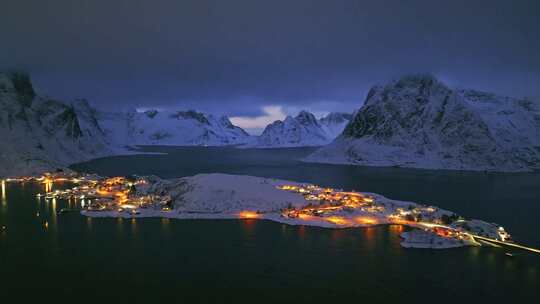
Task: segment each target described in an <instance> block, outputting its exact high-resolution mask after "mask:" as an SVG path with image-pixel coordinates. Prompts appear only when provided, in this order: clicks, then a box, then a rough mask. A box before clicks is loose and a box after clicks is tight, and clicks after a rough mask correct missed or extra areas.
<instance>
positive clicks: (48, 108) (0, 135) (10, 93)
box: [0, 72, 111, 176]
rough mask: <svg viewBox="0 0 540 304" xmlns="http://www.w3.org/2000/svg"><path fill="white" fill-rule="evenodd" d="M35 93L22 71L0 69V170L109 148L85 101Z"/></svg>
mask: <svg viewBox="0 0 540 304" xmlns="http://www.w3.org/2000/svg"><path fill="white" fill-rule="evenodd" d="M81 104H84V102H82V101H76V102H73V103H71V104H68V103H63V102H60V101H56V100H51V99H46V98H42V97H39V96H37V95H36V94H35V92H34V89H33V87H32V83H31V82H30V78H29V77H28V75H26V74H24V73H21V72H15V73H1V74H0V145H1V146H2V149H0V176H6V175H23V174H31V173H39V172H42V171H44V170H54V169H55V168H57V167H59V168H61V167H64V166H66V165H68V164H70V163H73V162H78V161H83V160H87V159H90V158H94V157H99V156H104V155H108V154H110V153H111V152H110V149H109V148H108V145H107V143H106V141H105V138H104V134H103V132H101V130H100V129H99V127H98V125H97V124H96V120H95V116H94V114H93V112H91V111H90V110H89V109H90V108H89V106H88V105H87V104H86V106H81Z"/></svg>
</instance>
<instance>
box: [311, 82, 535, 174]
mask: <svg viewBox="0 0 540 304" xmlns="http://www.w3.org/2000/svg"><path fill="white" fill-rule="evenodd" d="M306 160H307V161H314V162H326V163H344V164H357V165H367V166H402V167H414V168H429V169H454V170H489V171H530V170H534V169H539V168H540V105H539V104H538V103H536V102H533V101H531V100H527V99H515V98H509V97H500V96H496V95H494V94H490V93H484V92H478V91H473V90H455V89H451V88H449V87H447V86H446V85H445V84H443V83H441V82H440V81H439V80H437V79H435V78H434V77H432V76H426V75H416V76H407V77H403V78H401V79H399V80H396V81H393V82H391V83H389V84H387V85H385V86H376V87H373V88H372V89H371V90H370V92H369V93H368V95H367V98H366V101H365V103H364V105H363V106H362V108H361V109H360V110H359V111H358V112H357V113H356V114H355V116H354V118H353V120H352V121H351V122H350V123H349V124H348V125H347V127H346V128H345V130H344V131H343V133H342V135H340V136H339V137H338V138H337V139H336V140H335V141H334V142H332V143H331V144H330V145H328V146H325V147H322V148H321V149H319V150H317V151H316V152H314V153H313V154H312V155H310V156H309V157H308V158H307V159H306Z"/></svg>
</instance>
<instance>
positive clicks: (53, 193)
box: [2, 172, 172, 215]
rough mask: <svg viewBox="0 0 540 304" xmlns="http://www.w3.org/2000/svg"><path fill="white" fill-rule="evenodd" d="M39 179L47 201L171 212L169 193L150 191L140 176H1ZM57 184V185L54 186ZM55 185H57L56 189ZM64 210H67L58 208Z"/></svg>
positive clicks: (86, 207) (87, 207)
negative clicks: (76, 202)
mask: <svg viewBox="0 0 540 304" xmlns="http://www.w3.org/2000/svg"><path fill="white" fill-rule="evenodd" d="M14 182H16V183H30V182H37V183H41V184H43V186H44V189H45V192H44V193H38V194H37V197H38V199H43V200H45V201H51V200H58V199H63V200H68V201H79V202H80V206H81V208H82V209H83V211H116V212H118V213H123V214H130V215H136V214H139V213H140V211H139V210H141V209H152V210H160V211H162V212H168V211H170V210H171V209H172V208H171V199H170V197H169V196H159V195H150V194H147V193H146V191H145V189H146V188H147V187H146V186H147V184H148V182H147V181H146V179H144V178H141V177H132V178H126V177H112V178H104V177H100V176H97V175H79V174H74V173H64V172H56V173H46V174H44V175H42V176H37V177H36V176H28V177H18V178H10V179H5V180H2V185H5V183H14ZM53 185H54V186H53ZM53 188H55V189H53ZM62 211H68V210H59V211H58V212H59V213H61V212H62Z"/></svg>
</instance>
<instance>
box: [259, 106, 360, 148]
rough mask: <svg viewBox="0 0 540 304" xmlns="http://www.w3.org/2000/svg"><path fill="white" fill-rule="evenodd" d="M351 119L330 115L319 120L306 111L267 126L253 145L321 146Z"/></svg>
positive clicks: (337, 133)
mask: <svg viewBox="0 0 540 304" xmlns="http://www.w3.org/2000/svg"><path fill="white" fill-rule="evenodd" d="M350 118H351V115H350V114H345V113H330V114H328V115H327V116H326V117H323V118H321V119H320V120H319V119H317V118H315V116H314V115H313V114H311V113H309V112H307V111H301V112H300V113H299V114H298V115H297V116H296V117H294V118H293V117H291V116H287V117H286V118H285V119H284V120H283V121H281V120H277V121H275V122H273V123H271V124H269V125H268V126H267V127H266V128H265V129H264V131H263V133H262V134H261V135H260V136H259V137H258V138H257V141H256V142H255V143H254V145H255V146H257V147H302V146H322V145H326V144H328V143H329V142H331V141H332V140H333V139H334V138H336V136H337V135H339V134H340V133H341V132H342V131H343V128H345V126H346V125H347V123H348V122H349V120H350Z"/></svg>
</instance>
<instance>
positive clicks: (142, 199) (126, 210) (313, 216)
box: [2, 172, 511, 248]
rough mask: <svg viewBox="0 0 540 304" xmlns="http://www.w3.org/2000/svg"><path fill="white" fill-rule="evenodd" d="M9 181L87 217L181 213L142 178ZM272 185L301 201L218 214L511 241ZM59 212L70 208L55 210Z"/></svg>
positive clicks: (396, 204) (406, 211)
mask: <svg viewBox="0 0 540 304" xmlns="http://www.w3.org/2000/svg"><path fill="white" fill-rule="evenodd" d="M12 182H16V183H30V182H37V183H41V184H43V186H44V189H45V192H44V193H40V194H37V197H38V198H39V199H40V200H45V201H51V200H57V199H63V200H68V201H78V202H80V206H81V208H82V209H81V210H77V211H81V213H82V214H83V215H87V216H115V217H116V216H120V217H146V216H167V217H178V218H183V217H185V216H186V213H185V212H183V213H182V212H180V211H177V210H174V211H176V212H180V213H178V214H173V213H174V212H173V209H174V202H173V199H172V198H171V196H170V195H156V194H155V193H154V192H153V191H149V190H150V189H151V187H152V184H153V183H154V182H155V181H153V180H152V179H149V178H147V177H139V176H132V177H111V178H105V177H100V176H97V175H89V174H82V175H80V174H75V173H71V172H56V173H46V174H44V175H42V176H37V177H34V176H29V177H19V178H11V179H5V180H2V189H4V187H5V183H12ZM53 188H54V189H53ZM276 190H277V191H285V192H290V193H295V194H299V195H301V197H302V198H303V200H302V201H303V203H301V204H299V205H296V206H292V205H291V206H288V207H286V208H283V209H281V210H280V211H279V212H278V213H276V212H275V211H267V212H261V211H258V210H250V209H245V210H240V211H238V212H236V213H231V214H223V215H222V216H223V217H228V218H241V219H270V220H275V221H278V222H283V223H287V224H294V225H312V226H321V227H329V228H348V227H368V226H374V225H392V224H395V225H402V226H408V227H413V228H417V229H418V230H419V231H423V233H405V234H403V238H404V239H405V243H406V245H408V246H410V247H415V246H417V247H422V246H426V242H431V243H434V242H439V243H440V244H441V245H440V246H441V248H443V247H444V246H446V247H445V248H449V247H459V246H463V245H478V242H477V241H476V239H475V237H476V236H478V237H483V238H488V239H493V240H496V241H500V242H511V237H510V235H509V234H508V233H507V232H506V231H505V230H504V228H502V227H499V226H498V225H495V224H491V223H487V222H483V221H479V220H465V219H464V218H462V217H460V216H458V215H456V214H455V213H453V212H450V211H447V210H443V209H440V208H437V207H434V206H425V205H421V204H417V203H412V202H403V201H395V200H390V199H387V198H385V197H383V196H380V195H377V194H368V193H360V192H354V191H341V190H337V189H332V188H323V187H320V186H317V185H313V184H296V183H291V184H285V183H280V184H278V185H277V186H275V191H276ZM160 193H162V192H160ZM165 193H166V192H165ZM166 194H168V193H166ZM63 211H69V210H59V211H58V212H59V213H62V212H63ZM188 213H190V212H188ZM199 215H200V216H202V215H201V214H199ZM190 216H191V215H190ZM426 233H427V234H426Z"/></svg>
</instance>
